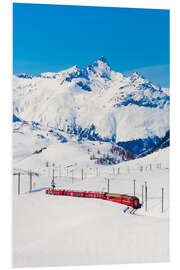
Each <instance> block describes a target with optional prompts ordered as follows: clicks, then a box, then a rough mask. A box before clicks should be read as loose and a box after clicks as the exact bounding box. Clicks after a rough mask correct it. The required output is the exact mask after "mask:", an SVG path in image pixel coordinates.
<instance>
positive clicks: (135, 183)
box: [133, 179, 136, 196]
mask: <svg viewBox="0 0 180 270" xmlns="http://www.w3.org/2000/svg"><path fill="white" fill-rule="evenodd" d="M133 182H134V196H135V195H136V180H135V179H134V180H133Z"/></svg>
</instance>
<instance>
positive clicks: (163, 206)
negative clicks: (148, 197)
mask: <svg viewBox="0 0 180 270" xmlns="http://www.w3.org/2000/svg"><path fill="white" fill-rule="evenodd" d="M163 211H164V188H162V209H161V212H162V213H163Z"/></svg>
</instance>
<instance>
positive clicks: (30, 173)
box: [29, 171, 32, 192]
mask: <svg viewBox="0 0 180 270" xmlns="http://www.w3.org/2000/svg"><path fill="white" fill-rule="evenodd" d="M29 179H30V184H29V192H32V172H31V171H30V172H29Z"/></svg>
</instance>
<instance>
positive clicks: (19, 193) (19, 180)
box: [18, 172, 21, 195]
mask: <svg viewBox="0 0 180 270" xmlns="http://www.w3.org/2000/svg"><path fill="white" fill-rule="evenodd" d="M20 177H21V176H20V172H19V173H18V195H20Z"/></svg>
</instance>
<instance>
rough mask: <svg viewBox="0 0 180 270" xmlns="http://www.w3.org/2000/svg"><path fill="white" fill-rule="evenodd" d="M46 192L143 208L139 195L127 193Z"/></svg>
mask: <svg viewBox="0 0 180 270" xmlns="http://www.w3.org/2000/svg"><path fill="white" fill-rule="evenodd" d="M46 194H49V195H60V196H72V197H80V198H95V199H102V200H107V201H112V202H116V203H120V204H125V205H127V206H131V207H132V208H134V209H138V208H141V204H140V201H139V198H138V197H136V196H131V195H126V194H116V193H107V192H95V191H75V190H57V189H47V190H46Z"/></svg>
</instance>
